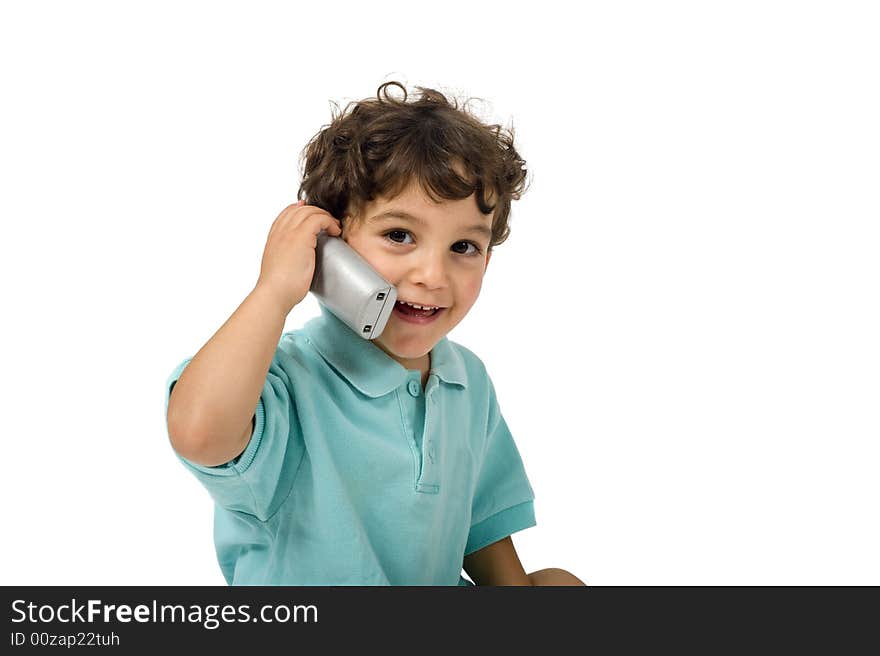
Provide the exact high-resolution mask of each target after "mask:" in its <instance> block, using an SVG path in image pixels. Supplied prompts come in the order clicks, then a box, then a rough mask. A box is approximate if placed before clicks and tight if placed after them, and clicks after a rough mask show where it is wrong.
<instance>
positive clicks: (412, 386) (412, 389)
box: [406, 380, 422, 396]
mask: <svg viewBox="0 0 880 656" xmlns="http://www.w3.org/2000/svg"><path fill="white" fill-rule="evenodd" d="M406 388H407V389H408V390H409V393H410V394H412V395H413V396H418V395H419V392H421V390H422V386H421V385H419V383H418V381H416V380H411V381H409V384H408V385H407V386H406Z"/></svg>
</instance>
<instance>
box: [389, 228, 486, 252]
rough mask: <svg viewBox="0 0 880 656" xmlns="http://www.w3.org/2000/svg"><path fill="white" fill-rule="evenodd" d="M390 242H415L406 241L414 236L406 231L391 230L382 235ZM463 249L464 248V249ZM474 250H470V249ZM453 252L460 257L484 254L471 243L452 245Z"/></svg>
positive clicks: (460, 242) (462, 242)
mask: <svg viewBox="0 0 880 656" xmlns="http://www.w3.org/2000/svg"><path fill="white" fill-rule="evenodd" d="M382 236H383V237H385V239H387V240H388V241H391V242H394V243H395V244H410V243H413V242H406V241H404V240H405V239H406V238H407V237H410V239H412V236H411V235H410V234H409V232H408V231H406V230H389V231H388V232H386V233H385V234H384V235H382ZM462 247H463V248H462ZM469 247H470V248H471V249H472V250H470V251H469V250H468V248H469ZM452 251H453V252H454V253H457V254H459V255H479V254H480V253H482V250H481V249H480V247H479V246H477V245H476V244H475V243H473V242H471V241H457V242H455V244H453V245H452Z"/></svg>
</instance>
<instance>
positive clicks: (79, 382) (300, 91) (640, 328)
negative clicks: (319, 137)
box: [0, 1, 880, 585]
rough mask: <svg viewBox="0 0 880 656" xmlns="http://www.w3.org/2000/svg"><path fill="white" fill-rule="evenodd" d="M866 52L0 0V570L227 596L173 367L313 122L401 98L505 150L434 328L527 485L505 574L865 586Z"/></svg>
mask: <svg viewBox="0 0 880 656" xmlns="http://www.w3.org/2000/svg"><path fill="white" fill-rule="evenodd" d="M878 33H880V22H878V18H877V13H876V10H875V9H873V8H872V3H868V2H865V3H855V2H766V1H765V2H727V3H720V2H712V3H706V2H665V3H654V2H639V3H636V2H607V3H572V2H540V3H521V4H516V3H513V2H472V1H468V2H449V1H444V2H443V3H413V2H367V3H339V2H336V3H331V4H329V5H323V4H321V3H292V2H291V3H280V4H269V3H255V2H247V3H245V2H241V3H217V2H211V3H193V2H174V3H171V2H168V3H165V2H150V3H146V2H144V3H114V2H77V3H66V2H55V3H48V2H28V3H25V2H9V3H3V5H2V9H0V67H2V69H0V70H2V95H3V100H2V103H0V118H2V121H0V185H2V194H0V216H2V225H3V228H2V235H3V237H2V257H0V267H2V281H3V282H2V284H3V295H2V298H3V301H2V303H3V308H4V312H3V314H4V315H5V319H4V322H3V339H2V340H0V349H2V353H0V356H2V371H3V375H2V385H3V394H2V399H3V413H2V417H3V424H2V428H0V430H2V435H3V475H2V477H0V481H2V483H0V485H2V498H3V514H4V521H3V525H4V537H3V540H2V558H0V582H2V583H3V584H111V585H127V584H223V583H224V581H223V578H222V576H221V574H220V570H219V567H218V566H217V564H216V561H215V557H214V551H213V541H212V502H211V500H210V497H209V496H208V494H207V492H206V491H205V490H204V489H203V488H202V487H201V486H200V485H199V483H198V482H197V481H196V479H195V478H194V477H193V476H192V475H191V474H189V473H188V472H187V471H186V470H185V469H184V468H183V467H182V465H181V464H180V463H179V462H178V461H177V460H176V458H175V457H174V455H173V453H172V451H171V448H170V445H169V443H168V438H167V433H166V430H165V424H164V384H165V380H166V378H167V376H168V375H169V373H170V372H171V370H172V369H173V367H174V366H175V365H177V364H178V363H179V362H180V361H181V360H182V359H183V358H185V357H189V356H191V355H193V354H195V352H196V351H197V350H198V349H199V348H200V347H201V346H202V344H204V342H205V341H207V340H208V339H209V338H210V337H211V336H212V335H213V333H214V332H215V331H216V330H217V329H218V328H219V327H220V326H221V325H222V323H223V322H224V321H225V320H226V319H227V318H228V316H229V315H230V314H231V313H232V312H233V311H234V310H235V309H236V307H238V305H239V303H240V302H241V301H242V300H243V299H244V297H245V296H246V295H247V293H248V292H249V291H250V290H251V289H252V287H253V285H254V283H255V282H256V279H257V276H258V274H259V267H260V260H261V256H262V250H263V247H264V245H265V240H266V236H267V234H268V231H269V228H270V226H271V224H272V221H273V220H274V219H275V217H276V216H277V214H278V213H279V212H280V211H281V210H282V209H283V208H284V207H285V206H286V205H287V204H289V203H291V202H293V201H294V200H295V194H296V190H297V187H298V183H299V176H300V171H299V170H298V157H299V153H300V150H301V149H302V147H303V146H304V145H305V144H306V142H307V141H308V140H309V139H310V138H311V137H312V136H313V135H314V134H315V133H316V132H317V131H318V130H319V129H320V128H321V127H322V126H323V125H325V124H326V123H328V122H329V121H330V118H331V109H332V105H331V101H333V102H336V103H338V104H339V105H340V106H342V107H344V105H345V104H346V103H347V102H348V101H351V100H358V99H362V98H366V97H370V96H374V95H375V92H376V89H377V87H378V86H379V85H380V84H381V83H383V82H385V81H389V80H395V79H396V80H400V81H402V82H404V83H405V84H406V85H407V87H408V88H409V89H410V90H412V89H413V87H414V86H415V85H422V86H428V87H434V88H437V89H439V90H441V91H445V92H447V93H448V94H450V95H454V96H458V97H459V98H460V99H464V98H467V97H478V98H482V99H484V101H485V102H484V103H474V105H473V107H474V109H475V111H476V112H481V113H482V118H484V120H488V121H491V122H500V123H502V124H505V125H513V127H514V129H515V132H516V144H517V148H518V150H519V151H520V153H521V154H522V155H523V156H524V157H525V159H526V160H527V162H528V167H529V171H530V175H531V178H532V185H531V188H530V189H529V191H528V192H527V193H526V195H525V196H524V197H523V199H522V200H521V201H520V202H518V203H515V204H514V207H513V211H512V220H511V225H512V236H511V237H510V239H509V240H508V241H507V243H505V244H504V245H502V246H501V247H499V248H498V249H497V251H496V253H495V254H494V257H493V259H492V263H491V265H490V267H489V269H488V273H487V277H486V280H485V283H484V287H483V293H482V296H481V298H480V300H479V301H478V303H477V305H476V306H475V307H474V309H473V311H472V312H471V314H470V315H469V316H468V317H467V318H466V319H465V320H464V322H463V323H462V324H461V325H460V326H459V327H457V328H456V329H455V331H454V332H453V333H451V334H450V338H451V339H453V340H454V341H457V342H460V343H462V344H464V345H465V346H467V347H469V348H470V349H472V350H473V351H475V352H476V353H477V354H478V355H479V356H480V357H481V358H482V359H483V361H484V362H485V363H486V365H487V367H488V369H489V372H490V374H491V375H492V377H493V379H494V381H495V384H496V388H497V390H498V395H499V400H500V402H501V406H502V410H503V411H504V413H505V416H506V418H507V421H508V423H509V425H510V427H511V429H512V431H513V432H514V435H515V437H516V439H517V444H518V446H519V448H520V452H521V454H522V456H523V459H524V461H525V463H526V468H527V472H528V473H529V477H530V480H531V482H532V485H533V488H534V489H535V492H536V501H535V506H536V513H537V518H538V525H537V526H536V527H535V528H531V529H528V530H526V531H523V532H521V533H518V534H516V535H515V536H514V542H515V544H516V546H517V549H518V552H519V555H520V558H521V560H522V562H523V564H524V566H525V567H526V569H527V570H529V571H531V570H536V569H540V568H544V567H563V568H566V569H569V570H570V571H572V572H574V573H575V574H577V575H578V576H579V577H581V578H582V579H584V580H586V581H587V582H588V583H592V584H597V585H608V584H618V585H629V584H647V585H654V584H672V585H678V584H697V585H703V584H731V585H740V584H767V585H773V584H867V583H871V584H875V585H877V584H880V564H878V558H877V554H878V553H880V530H878V493H880V482H878V476H877V470H878V464H880V463H878V460H880V459H878V456H880V445H878V437H880V412H878V392H880V378H878V371H880V340H878V335H880V309H878V297H880V295H878V291H880V290H878V282H880V258H878V253H880V228H878V220H880V200H878V198H880V193H878V192H880V188H878V183H880V129H878V125H880V121H878V117H880V92H878V84H877V82H878V79H880V71H878V69H880V65H878V62H880V40H878V39H877V34H878ZM317 313H318V309H317V305H316V304H315V303H314V301H313V300H312V299H311V297H309V299H308V300H307V301H306V302H304V303H303V304H302V305H301V306H299V307H298V308H296V309H295V310H294V312H293V313H292V314H291V316H290V317H289V319H288V322H287V328H286V329H287V330H292V329H294V328H296V327H298V326H301V325H302V324H303V323H305V322H306V321H307V320H308V319H309V318H311V317H312V316H315V315H316V314H317Z"/></svg>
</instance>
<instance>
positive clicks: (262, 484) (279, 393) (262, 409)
mask: <svg viewBox="0 0 880 656" xmlns="http://www.w3.org/2000/svg"><path fill="white" fill-rule="evenodd" d="M282 358H283V351H281V349H280V348H279V349H278V350H277V351H276V354H275V356H274V358H273V360H272V363H271V364H270V365H269V371H268V373H267V375H266V380H265V382H264V383H263V390H262V392H261V393H260V399H259V401H258V403H257V407H256V411H255V415H256V425H255V426H254V431H253V434H252V435H251V439H250V441H249V442H248V445H247V447H246V448H245V450H244V451H243V452H242V453H241V455H239V456H238V457H236V458H235V459H233V460H231V461H229V462H227V463H225V464H222V465H218V466H215V467H208V466H205V465H200V464H197V463H194V462H192V461H190V460H187V459H186V458H184V457H183V456H181V455H180V454H178V453H177V452H176V451H175V455H176V456H177V458H178V460H180V462H181V463H182V464H183V465H184V467H186V468H187V469H188V470H189V471H190V472H192V474H193V475H195V477H196V478H197V479H198V480H199V481H200V482H201V483H202V485H204V486H205V488H206V489H207V490H208V492H209V493H210V495H211V497H212V498H213V499H214V501H215V502H216V503H217V504H218V505H219V506H222V507H223V508H226V509H228V510H234V511H239V512H244V513H248V514H250V515H253V516H255V517H257V518H258V519H259V520H261V521H266V520H267V519H268V518H269V517H271V516H272V515H273V514H274V513H275V511H276V510H277V509H278V508H279V507H280V505H281V504H282V503H283V502H284V500H285V499H286V498H287V495H288V494H289V492H290V489H291V486H292V485H293V480H294V477H295V475H296V472H297V470H298V469H299V465H300V463H301V461H302V458H303V455H304V452H305V446H304V441H303V437H302V434H301V431H300V427H299V422H298V420H297V414H296V407H295V404H294V402H293V398H292V393H291V389H292V388H291V385H290V378H289V375H288V373H287V371H285V369H284V367H283V362H282ZM191 360H192V358H188V359H186V360H184V361H183V362H181V363H180V364H179V365H178V366H177V367H176V368H175V369H174V371H173V372H172V373H171V375H170V376H169V378H168V380H167V382H166V385H165V416H166V429H167V417H168V402H169V400H170V398H171V390H172V389H173V388H174V384H175V383H176V382H177V380H178V379H179V378H180V375H181V374H182V373H183V370H184V369H185V368H186V366H187V365H188V364H189V363H190V361H191Z"/></svg>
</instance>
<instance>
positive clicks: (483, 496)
mask: <svg viewBox="0 0 880 656" xmlns="http://www.w3.org/2000/svg"><path fill="white" fill-rule="evenodd" d="M534 498H535V495H534V492H533V491H532V487H531V485H530V484H529V480H528V477H527V476H526V472H525V467H524V466H523V461H522V458H521V457H520V455H519V450H518V449H517V448H516V444H515V443H514V441H513V436H512V435H511V434H510V430H509V429H508V427H507V422H506V421H504V417H503V415H502V414H501V409H500V408H499V406H498V401H497V399H496V398H495V389H494V387H493V385H492V382H491V380H490V381H489V420H488V430H487V438H486V450H485V455H484V458H483V462H482V466H481V468H480V473H479V478H478V479H477V485H476V490H475V493H474V500H473V507H472V511H471V527H470V532H469V533H468V540H467V544H466V546H465V550H464V553H465V555H468V554H470V553H473V552H474V551H478V550H479V549H482V548H483V547H485V546H488V545H490V544H492V543H493V542H497V541H498V540H501V539H503V538H505V537H507V536H508V535H511V534H512V533H516V532H517V531H521V530H523V529H525V528H529V527H530V526H534V525H535V523H536V522H535V508H534Z"/></svg>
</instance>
